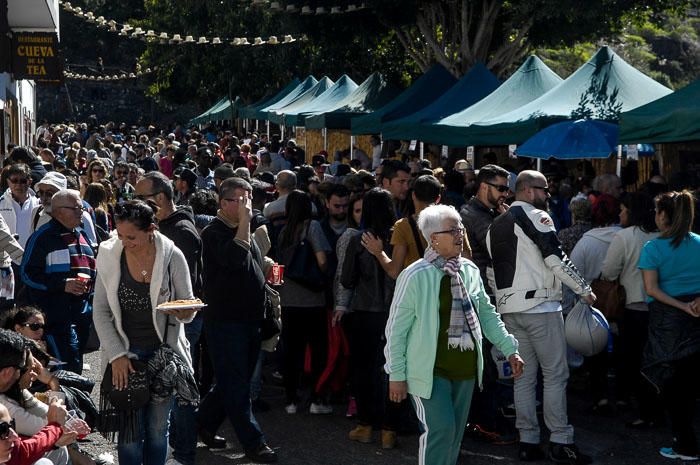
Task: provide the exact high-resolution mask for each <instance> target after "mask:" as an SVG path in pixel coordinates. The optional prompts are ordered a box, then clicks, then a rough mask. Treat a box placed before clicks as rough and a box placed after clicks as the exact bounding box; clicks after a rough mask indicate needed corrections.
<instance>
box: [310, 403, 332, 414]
mask: <svg viewBox="0 0 700 465" xmlns="http://www.w3.org/2000/svg"><path fill="white" fill-rule="evenodd" d="M309 413H311V414H312V415H328V414H329V413H333V407H331V406H330V405H328V404H321V403H318V404H317V403H316V402H311V406H310V407H309Z"/></svg>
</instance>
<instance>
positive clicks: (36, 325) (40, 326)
mask: <svg viewBox="0 0 700 465" xmlns="http://www.w3.org/2000/svg"><path fill="white" fill-rule="evenodd" d="M21 326H24V327H25V328H29V329H31V330H32V331H39V330H40V329H44V328H45V327H46V325H45V324H44V323H23V324H22V325H21Z"/></svg>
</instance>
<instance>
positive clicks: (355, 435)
mask: <svg viewBox="0 0 700 465" xmlns="http://www.w3.org/2000/svg"><path fill="white" fill-rule="evenodd" d="M348 439H350V440H351V441H357V442H361V443H363V444H368V443H370V442H372V426H371V425H357V426H356V427H355V429H353V430H352V431H350V434H348Z"/></svg>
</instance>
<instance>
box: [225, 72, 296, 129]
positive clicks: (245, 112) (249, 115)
mask: <svg viewBox="0 0 700 465" xmlns="http://www.w3.org/2000/svg"><path fill="white" fill-rule="evenodd" d="M300 82H301V81H299V78H294V80H292V82H290V83H289V84H287V85H286V86H284V88H283V89H282V90H280V91H279V92H277V93H276V94H275V95H274V96H273V97H271V98H263V99H262V100H260V101H258V102H256V103H253V104H252V105H248V106H247V107H243V108H241V109H240V110H239V111H238V117H239V118H244V119H255V118H256V116H258V111H260V110H261V109H263V108H265V107H268V106H270V105H273V104H275V103H277V102H279V101H280V100H281V99H283V98H284V96H285V95H287V94H288V93H290V92H291V91H292V90H294V88H296V87H297V86H298V85H299V83H300Z"/></svg>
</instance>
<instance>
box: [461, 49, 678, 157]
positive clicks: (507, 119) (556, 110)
mask: <svg viewBox="0 0 700 465" xmlns="http://www.w3.org/2000/svg"><path fill="white" fill-rule="evenodd" d="M670 92H671V90H670V89H668V88H667V87H665V86H663V85H661V84H659V83H658V82H656V81H654V80H653V79H651V78H650V77H648V76H646V75H645V74H643V73H642V72H640V71H638V70H636V69H635V68H634V67H632V66H631V65H629V64H628V63H626V62H625V61H624V60H623V59H622V58H620V57H619V56H618V55H617V54H615V52H613V51H612V49H610V48H609V47H602V48H601V49H600V50H598V52H596V54H595V55H594V56H593V57H592V58H591V59H590V60H588V62H587V63H585V64H584V65H583V66H581V67H580V68H579V69H578V70H577V71H576V72H574V74H572V75H571V76H569V78H568V79H566V80H565V81H563V82H562V83H561V84H559V85H558V86H556V87H555V88H553V89H552V90H550V91H549V92H547V93H546V94H544V95H542V96H541V97H539V98H537V99H535V100H533V101H532V102H530V103H528V104H526V105H523V106H522V107H520V108H518V109H516V110H513V111H511V112H508V113H505V114H502V115H500V116H498V117H495V118H491V119H489V120H483V121H479V122H475V123H474V124H472V125H471V126H468V127H466V128H465V129H464V138H465V140H468V141H469V145H508V144H520V143H523V142H524V141H526V140H527V139H528V138H530V137H532V136H533V135H534V134H536V133H537V132H539V131H540V130H542V129H543V128H545V127H546V126H549V125H550V124H553V123H556V122H559V121H563V120H576V119H581V118H587V119H597V120H601V121H611V122H617V120H618V119H619V115H620V113H621V112H624V111H627V110H631V109H633V108H637V107H639V106H641V105H644V104H646V103H648V102H651V101H653V100H656V99H657V98H659V97H663V96H664V95H667V94H669V93H670Z"/></svg>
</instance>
